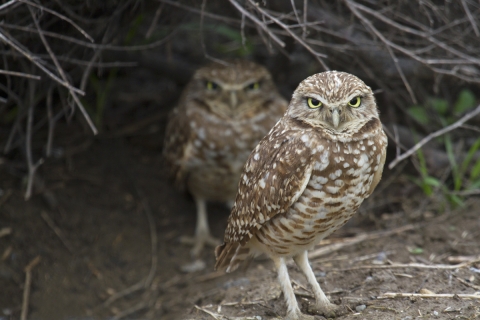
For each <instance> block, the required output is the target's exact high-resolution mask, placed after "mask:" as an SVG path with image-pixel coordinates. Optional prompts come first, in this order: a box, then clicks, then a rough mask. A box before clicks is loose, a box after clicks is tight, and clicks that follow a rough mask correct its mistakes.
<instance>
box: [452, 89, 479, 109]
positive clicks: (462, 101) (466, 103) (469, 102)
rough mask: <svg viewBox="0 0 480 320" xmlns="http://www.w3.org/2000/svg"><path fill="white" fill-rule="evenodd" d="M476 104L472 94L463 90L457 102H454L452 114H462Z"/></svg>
mask: <svg viewBox="0 0 480 320" xmlns="http://www.w3.org/2000/svg"><path fill="white" fill-rule="evenodd" d="M475 104H476V99H475V96H474V95H473V93H472V92H471V91H470V90H468V89H464V90H462V91H461V92H460V94H459V95H458V98H457V101H456V102H455V106H454V107H453V113H455V114H457V115H458V114H462V113H464V112H466V111H468V110H470V109H472V108H473V107H474V106H475Z"/></svg>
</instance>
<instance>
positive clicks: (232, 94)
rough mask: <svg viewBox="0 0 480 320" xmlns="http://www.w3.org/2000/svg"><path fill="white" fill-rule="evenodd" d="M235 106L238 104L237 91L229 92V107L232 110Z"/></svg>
mask: <svg viewBox="0 0 480 320" xmlns="http://www.w3.org/2000/svg"><path fill="white" fill-rule="evenodd" d="M237 104H238V97H237V91H235V90H232V91H230V106H231V107H232V109H235V107H236V106H237Z"/></svg>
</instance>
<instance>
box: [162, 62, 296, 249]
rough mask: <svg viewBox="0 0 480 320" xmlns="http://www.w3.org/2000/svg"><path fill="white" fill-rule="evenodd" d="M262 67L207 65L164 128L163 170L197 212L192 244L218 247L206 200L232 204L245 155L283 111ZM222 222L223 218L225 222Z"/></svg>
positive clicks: (188, 240)
mask: <svg viewBox="0 0 480 320" xmlns="http://www.w3.org/2000/svg"><path fill="white" fill-rule="evenodd" d="M287 105H288V103H287V101H286V100H285V99H284V98H282V96H281V95H280V94H279V93H278V91H277V89H276V87H275V84H274V82H273V80H272V76H271V74H270V73H269V72H268V71H267V69H266V68H264V67H262V66H260V65H259V64H256V63H254V62H251V61H245V60H229V61H226V62H225V64H221V63H211V64H209V65H207V66H205V67H202V68H200V69H199V70H197V71H196V72H195V74H194V75H193V78H192V79H191V80H190V82H189V83H188V85H187V86H186V88H185V90H184V92H183V93H182V96H181V98H180V101H179V103H178V105H177V106H176V107H175V108H174V109H173V111H172V113H171V114H170V118H169V121H168V124H167V129H166V136H165V142H164V149H163V154H164V158H165V160H166V165H167V170H168V173H169V174H170V176H171V177H172V178H173V180H174V182H175V186H176V187H177V188H178V189H180V190H186V191H188V192H189V193H190V194H191V195H192V196H193V198H194V200H195V204H196V208H197V222H196V230H195V236H194V237H185V236H184V237H182V239H181V240H182V242H184V243H191V244H193V249H192V251H191V253H192V255H193V256H194V257H198V256H199V254H200V253H201V251H202V249H203V248H204V246H205V245H212V246H215V245H218V244H219V242H220V241H218V240H217V239H215V238H213V237H212V236H211V234H210V229H209V225H208V219H207V206H206V203H207V202H208V201H215V202H224V203H226V204H228V205H229V206H232V205H233V201H234V200H235V195H236V192H237V187H238V182H239V179H240V174H241V171H242V167H243V165H244V164H245V161H246V160H247V158H248V156H249V155H250V153H251V152H252V150H253V149H254V148H255V146H256V145H257V143H258V142H259V141H260V139H262V138H263V137H264V136H265V135H266V134H267V133H268V131H269V130H270V129H271V128H272V127H273V126H274V125H275V123H276V122H277V121H278V120H279V119H280V118H281V117H282V115H283V114H284V113H285V110H286V108H287ZM225 218H226V217H225Z"/></svg>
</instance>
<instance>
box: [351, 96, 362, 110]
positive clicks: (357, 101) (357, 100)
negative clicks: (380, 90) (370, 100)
mask: <svg viewBox="0 0 480 320" xmlns="http://www.w3.org/2000/svg"><path fill="white" fill-rule="evenodd" d="M360 102H361V99H360V97H355V98H353V99H352V100H350V101H348V105H349V106H350V107H352V108H358V106H359V105H360Z"/></svg>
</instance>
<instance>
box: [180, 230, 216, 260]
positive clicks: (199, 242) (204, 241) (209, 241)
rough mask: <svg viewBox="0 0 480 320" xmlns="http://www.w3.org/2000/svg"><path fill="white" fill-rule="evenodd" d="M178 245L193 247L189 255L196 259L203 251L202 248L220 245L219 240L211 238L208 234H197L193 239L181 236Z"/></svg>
mask: <svg viewBox="0 0 480 320" xmlns="http://www.w3.org/2000/svg"><path fill="white" fill-rule="evenodd" d="M180 243H183V244H188V245H193V248H192V250H191V251H190V254H191V255H192V257H194V258H197V257H199V256H200V254H201V253H202V251H203V248H204V247H205V246H206V245H208V246H211V247H214V248H215V247H216V246H218V245H219V244H220V240H218V239H217V238H214V237H212V236H211V235H210V234H198V235H195V236H193V237H189V236H182V237H181V238H180Z"/></svg>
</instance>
